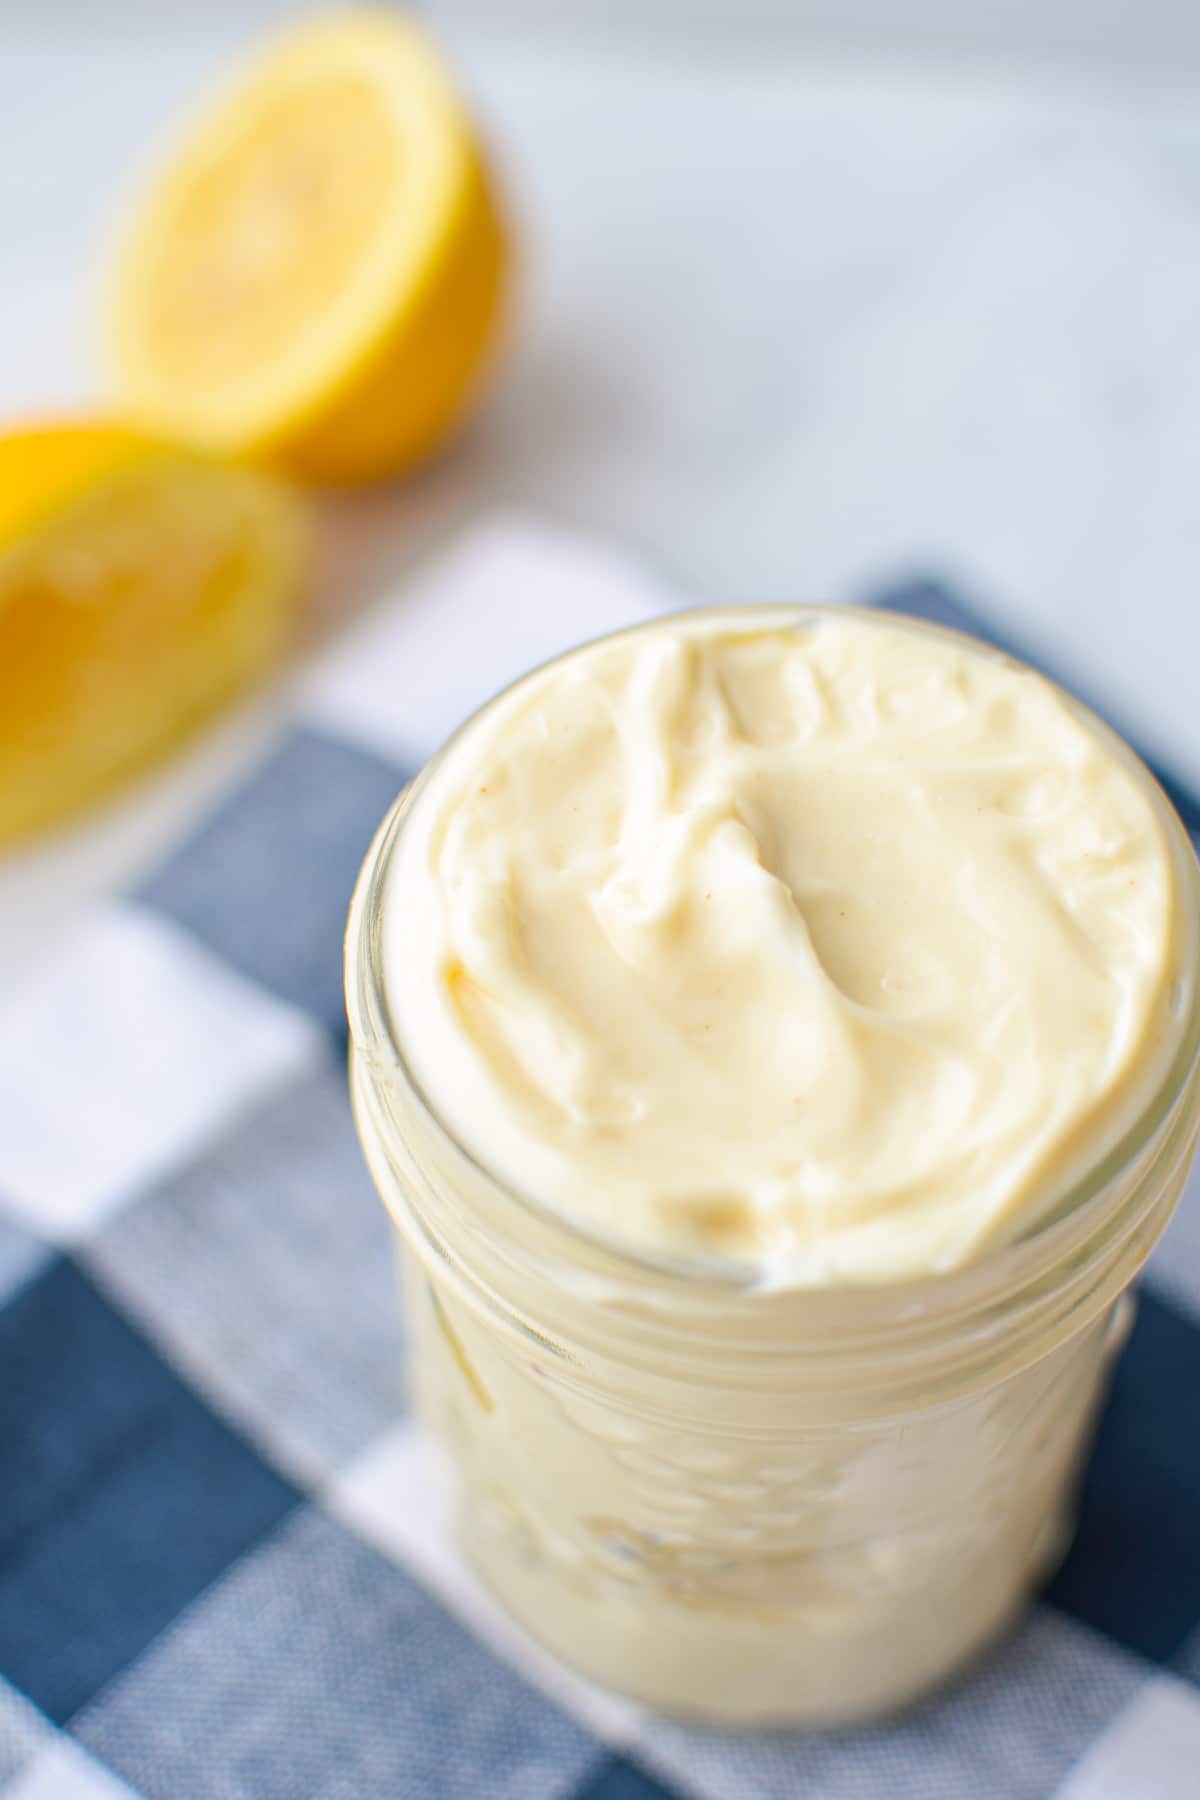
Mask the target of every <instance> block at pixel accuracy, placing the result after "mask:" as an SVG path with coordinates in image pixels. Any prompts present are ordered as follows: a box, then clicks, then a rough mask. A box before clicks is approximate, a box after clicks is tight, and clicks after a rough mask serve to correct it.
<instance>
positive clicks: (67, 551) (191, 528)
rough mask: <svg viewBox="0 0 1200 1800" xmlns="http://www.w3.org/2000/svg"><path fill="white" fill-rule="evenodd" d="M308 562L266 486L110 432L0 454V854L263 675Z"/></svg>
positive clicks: (99, 429)
mask: <svg viewBox="0 0 1200 1800" xmlns="http://www.w3.org/2000/svg"><path fill="white" fill-rule="evenodd" d="M307 563H308V533H307V529H306V526H305V521H304V517H303V514H302V513H301V511H300V508H299V506H298V503H297V501H296V500H295V498H294V497H293V496H292V495H291V493H290V492H289V491H288V490H287V489H286V488H285V487H284V486H283V485H282V484H281V483H279V482H277V481H276V480H274V479H273V478H271V477H269V476H266V475H263V474H261V473H259V472H256V471H253V470H250V469H244V468H236V467H232V468H231V467H228V466H224V465H221V464H219V463H216V462H213V461H210V460H209V459H207V458H206V457H203V456H201V455H198V454H195V453H193V452H190V451H184V450H178V449H173V448H170V447H167V446H164V445H163V444H160V443H157V442H154V441H153V440H151V439H148V438H145V437H143V436H140V435H139V434H137V433H134V432H131V431H128V430H126V429H124V428H123V427H120V426H116V425H108V424H102V423H99V424H98V423H87V422H85V423H77V424H67V425H53V426H46V427H32V428H29V429H26V430H22V431H17V432H12V433H9V434H8V435H6V436H4V437H0V843H4V842H8V841H11V840H14V839H18V838H23V837H25V836H28V835H29V834H31V833H33V832H35V831H38V830H40V829H42V828H43V827H45V826H48V825H50V824H53V823H55V822H56V821H58V820H59V819H61V818H64V817H65V816H67V815H68V814H70V813H72V812H74V811H75V810H76V809H77V808H79V807H81V806H83V805H84V804H85V803H86V802H88V801H90V800H92V799H94V798H96V797H98V796H99V795H100V794H101V793H103V792H104V791H105V790H106V789H108V788H109V787H111V786H112V785H113V784H115V783H116V782H118V781H119V780H121V779H122V778H123V777H125V776H126V775H128V774H131V773H132V772H133V771H134V770H135V769H137V768H138V767H139V766H140V765H142V764H143V763H145V762H147V761H149V760H151V759H152V758H153V757H154V756H156V755H157V754H158V753H159V752H161V751H163V750H165V749H166V748H168V747H169V746H170V745H171V744H173V743H174V742H175V741H176V740H177V739H179V738H180V737H182V736H183V735H184V734H185V733H186V732H187V731H188V729H189V728H190V727H191V726H193V725H195V724H198V723H199V722H200V720H201V719H203V718H204V717H205V716H206V715H207V714H208V713H210V712H211V711H212V710H213V709H214V708H215V707H216V706H218V705H219V704H220V703H221V702H222V701H223V700H225V699H226V698H228V697H229V696H230V695H231V694H232V693H234V692H235V691H236V690H237V689H239V688H241V687H242V686H244V685H245V684H246V683H247V682H249V681H251V680H252V679H253V678H254V677H255V676H256V675H258V674H260V673H261V672H262V671H263V670H265V669H266V668H268V667H269V666H270V665H271V664H272V663H273V662H274V661H275V660H276V658H277V656H278V654H279V653H280V651H281V649H282V648H283V646H284V644H285V642H286V639H287V637H288V635H289V631H290V627H291V624H292V620H293V618H294V616H295V613H296V604H297V600H298V598H299V595H300V591H301V589H302V586H303V578H304V571H305V568H306V566H307Z"/></svg>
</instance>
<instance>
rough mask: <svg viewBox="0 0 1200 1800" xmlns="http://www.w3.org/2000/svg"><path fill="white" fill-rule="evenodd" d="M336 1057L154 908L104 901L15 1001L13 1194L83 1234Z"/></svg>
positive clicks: (3, 1182)
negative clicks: (311, 1066) (252, 1108)
mask: <svg viewBox="0 0 1200 1800" xmlns="http://www.w3.org/2000/svg"><path fill="white" fill-rule="evenodd" d="M320 1054H321V1038H320V1035H319V1033H318V1031H317V1029H316V1027H315V1026H314V1025H312V1024H311V1023H310V1022H309V1021H308V1020H307V1019H306V1018H305V1017H304V1015H303V1014H302V1013H300V1012H299V1011H297V1010H295V1009H293V1008H291V1007H289V1006H286V1005H284V1004H283V1003H281V1002H280V1001H278V1000H275V999H274V998H272V997H271V996H270V995H268V994H266V993H265V992H263V991H261V990H259V989H257V988H255V987H254V986H253V985H252V984H251V983H249V982H247V981H245V980H243V979H242V977H241V976H239V975H236V974H234V972H233V971H232V970H230V969H229V968H227V967H226V966H225V964H223V963H222V962H220V961H219V960H218V959H217V958H216V957H214V956H212V955H211V954H210V953H209V952H208V951H207V950H204V949H202V948H201V946H200V945H198V944H196V943H194V942H193V941H192V940H191V939H189V938H187V937H185V936H184V934H183V933H182V932H179V931H177V930H176V929H175V928H174V927H172V926H171V925H169V924H167V923H166V922H165V921H164V920H162V919H160V918H157V917H156V916H155V915H153V914H152V913H149V912H146V911H143V910H141V909H139V908H137V907H134V906H128V905H123V904H117V903H112V904H108V905H105V906H100V907H96V908H94V909H93V910H92V911H91V912H90V913H89V914H88V916H87V917H86V918H85V919H84V920H83V922H82V923H81V924H80V925H79V926H78V927H77V928H76V929H75V930H74V931H73V932H72V933H71V934H70V935H69V936H68V937H67V938H66V939H65V940H64V941H63V942H61V943H60V944H59V945H57V946H56V948H55V950H54V951H53V952H52V953H51V954H50V956H49V957H48V958H47V960H46V961H45V962H43V963H41V964H40V965H39V966H38V967H37V968H36V969H35V970H33V971H32V972H31V973H30V975H29V976H28V977H27V978H26V980H25V981H24V983H23V984H22V986H21V987H20V988H19V989H18V991H17V992H16V993H15V994H14V995H13V996H12V997H11V998H10V999H9V1001H8V1002H7V1004H6V1005H5V1007H4V1008H3V1010H2V1011H0V1192H3V1194H4V1196H5V1199H6V1202H7V1203H8V1204H9V1205H10V1206H12V1207H13V1208H15V1209H17V1210H19V1211H21V1212H23V1213H24V1214H25V1215H26V1217H27V1218H28V1219H29V1220H30V1221H31V1222H32V1224H33V1225H34V1227H35V1228H36V1229H37V1230H38V1231H39V1232H41V1233H43V1234H44V1235H46V1236H49V1237H51V1238H57V1239H60V1240H62V1239H67V1240H69V1239H72V1238H76V1237H78V1236H80V1235H81V1234H83V1233H85V1232H86V1231H88V1230H89V1229H90V1228H91V1227H93V1226H94V1225H95V1224H96V1222H97V1221H98V1220H99V1219H100V1218H101V1217H103V1216H104V1214H105V1213H107V1212H108V1211H110V1210H111V1209H112V1208H113V1207H115V1206H116V1205H118V1204H120V1203H121V1202H122V1201H124V1200H125V1199H126V1198H128V1197H129V1196H130V1195H131V1194H133V1193H135V1192H136V1191H137V1190H138V1189H139V1188H140V1187H143V1186H144V1185H145V1183H146V1182H147V1181H149V1180H150V1179H151V1178H152V1177H153V1176H155V1175H157V1174H158V1173H159V1172H160V1171H161V1170H163V1169H165V1168H167V1167H169V1166H171V1165H173V1164H175V1163H178V1162H179V1161H180V1160H182V1159H183V1158H184V1157H185V1156H186V1155H187V1154H188V1153H189V1152H190V1151H191V1150H193V1149H194V1148H196V1147H197V1146H198V1145H200V1144H202V1143H203V1142H205V1141H206V1140H207V1138H208V1137H209V1136H210V1135H211V1134H212V1133H213V1132H214V1131H215V1130H216V1129H217V1128H218V1127H219V1126H220V1125H221V1124H222V1123H223V1122H224V1121H225V1120H226V1119H227V1118H229V1117H231V1116H233V1115H234V1114H236V1113H237V1112H239V1111H240V1110H241V1109H242V1108H244V1107H245V1106H248V1105H249V1104H251V1103H252V1102H253V1101H255V1100H256V1099H257V1098H258V1097H259V1096H260V1095H261V1094H262V1093H264V1092H265V1091H266V1090H268V1089H270V1088H271V1087H272V1086H273V1085H275V1084H276V1083H278V1082H280V1081H282V1080H283V1079H284V1078H285V1077H286V1076H288V1075H290V1074H291V1073H293V1072H294V1071H295V1070H297V1069H298V1068H300V1067H302V1066H304V1065H306V1064H308V1063H309V1062H311V1061H313V1060H314V1059H315V1058H316V1057H317V1056H318V1055H320Z"/></svg>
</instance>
